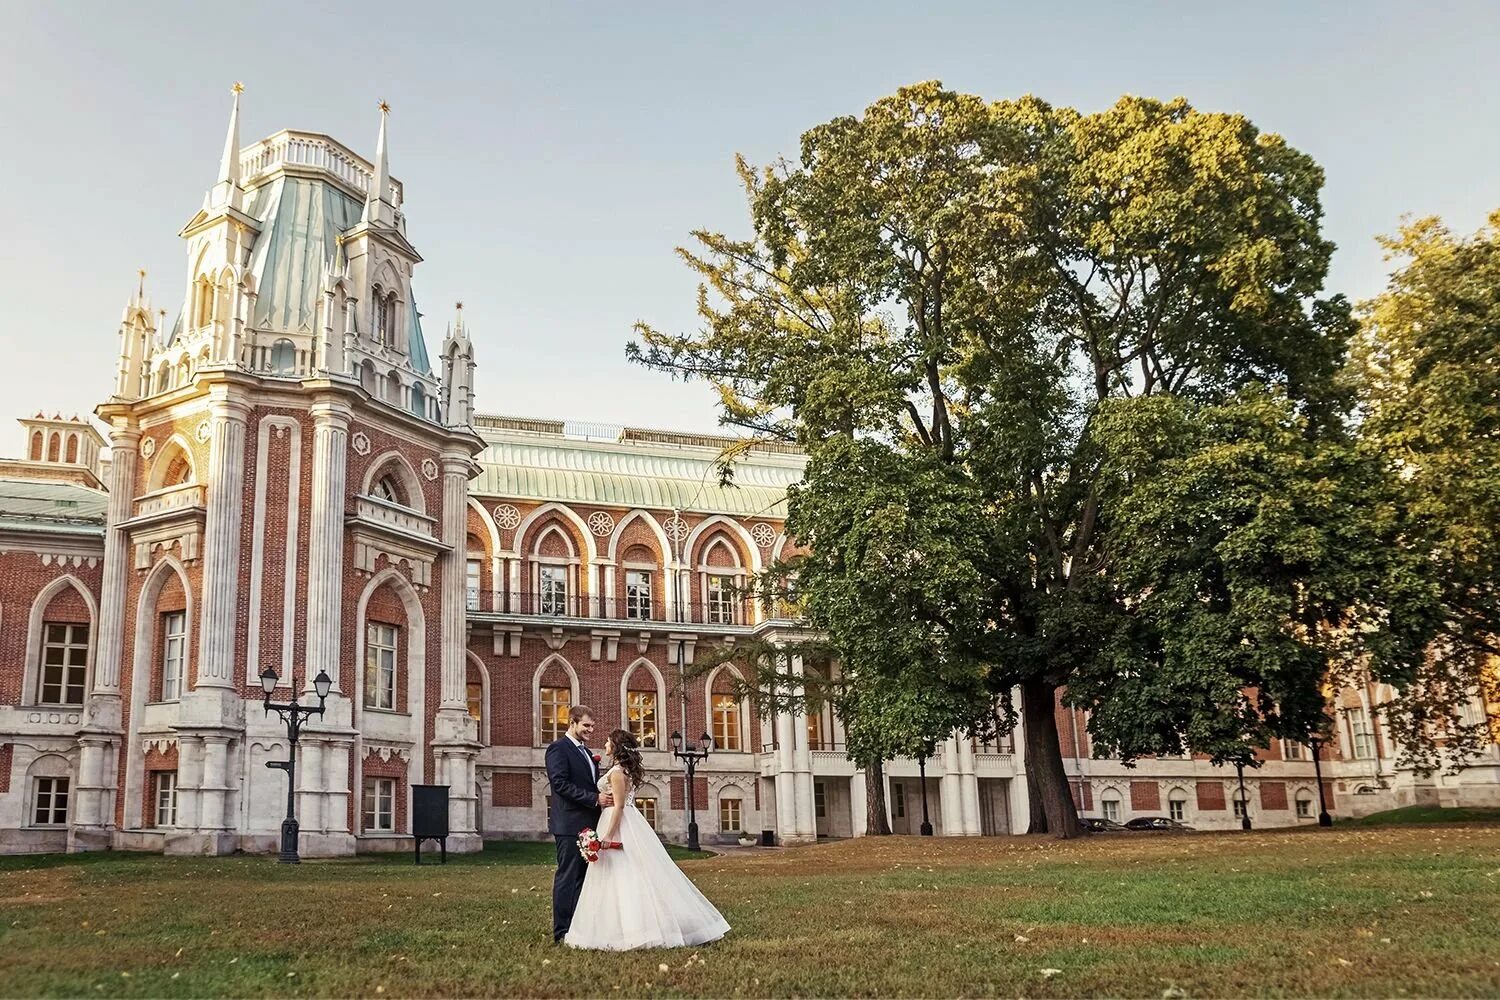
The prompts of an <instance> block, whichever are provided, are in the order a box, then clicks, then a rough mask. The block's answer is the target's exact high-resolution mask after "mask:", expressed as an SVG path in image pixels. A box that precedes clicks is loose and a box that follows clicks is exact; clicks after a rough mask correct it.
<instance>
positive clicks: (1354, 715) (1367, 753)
mask: <svg viewBox="0 0 1500 1000" xmlns="http://www.w3.org/2000/svg"><path fill="white" fill-rule="evenodd" d="M1349 744H1350V746H1351V747H1353V749H1354V756H1355V757H1356V758H1357V759H1359V760H1367V759H1369V758H1371V757H1374V756H1375V731H1374V730H1373V729H1371V728H1370V717H1369V715H1368V714H1367V713H1366V712H1365V710H1364V707H1363V706H1361V707H1359V708H1351V709H1349Z"/></svg>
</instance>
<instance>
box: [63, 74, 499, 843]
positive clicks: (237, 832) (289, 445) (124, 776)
mask: <svg viewBox="0 0 1500 1000" xmlns="http://www.w3.org/2000/svg"><path fill="white" fill-rule="evenodd" d="M242 91H243V88H241V87H240V86H239V85H238V84H236V85H235V87H234V90H233V97H232V104H231V109H230V117H229V126H228V130H227V133H226V136H225V140H224V149H223V153H222V155H221V157H220V161H219V168H218V172H217V175H216V177H215V179H214V182H213V184H212V185H211V186H210V187H209V189H208V192H207V193H206V195H205V196H204V199H203V204H202V207H201V208H200V209H199V210H198V212H196V213H195V214H194V215H193V217H192V218H191V219H190V220H189V221H188V223H187V225H186V226H184V227H183V228H182V230H181V232H180V234H179V235H180V236H181V237H182V239H183V240H184V241H185V243H186V249H187V270H186V279H187V280H186V285H185V289H184V294H183V300H182V305H181V308H180V310H179V311H178V313H177V316H176V319H175V321H174V322H173V323H172V324H171V325H170V326H168V325H167V324H166V323H165V322H162V321H160V320H158V319H156V318H154V317H153V316H152V312H151V308H150V304H149V302H148V301H147V300H146V297H145V290H144V287H142V288H141V289H139V290H138V291H137V294H136V296H135V297H134V298H133V299H132V300H131V302H130V303H129V304H128V305H127V308H126V313H125V317H124V319H123V321H122V324H121V327H120V362H119V366H118V378H117V382H116V392H115V395H114V396H113V397H112V398H111V399H110V400H109V401H108V402H106V403H105V404H103V405H102V406H100V407H99V409H98V415H99V416H100V417H101V418H102V419H103V420H104V421H105V422H106V423H108V424H109V425H110V428H111V445H112V458H113V461H112V462H111V467H110V472H109V477H110V498H109V505H110V506H109V520H108V527H107V529H106V540H105V564H104V572H103V577H104V582H103V591H102V595H101V620H102V621H103V622H104V623H105V630H104V633H103V634H102V635H101V639H100V646H99V660H98V669H97V670H96V671H95V677H96V678H97V683H96V684H95V692H94V700H95V701H97V703H98V710H97V711H94V710H93V709H91V711H90V717H91V718H92V719H96V720H97V725H96V726H95V730H94V732H93V734H92V735H91V741H92V742H91V743H90V746H91V747H92V749H91V750H88V749H86V754H92V756H91V757H89V759H88V760H86V761H85V763H84V768H83V769H84V771H85V772H88V773H97V774H101V775H107V776H108V778H109V780H107V781H106V780H102V779H101V780H100V781H98V782H96V783H95V784H97V786H98V793H99V794H98V795H97V796H96V797H95V799H96V800H97V801H96V802H95V804H94V805H92V806H90V807H89V813H88V816H87V817H86V818H85V817H84V816H83V815H82V813H83V812H84V808H83V804H82V803H81V806H80V814H81V815H80V820H82V821H85V822H86V825H88V826H89V827H90V829H92V830H95V831H97V832H98V834H99V838H100V839H101V841H102V840H105V839H108V840H111V841H112V842H114V843H116V844H120V843H126V844H130V845H134V846H151V845H153V844H155V843H156V842H160V844H161V846H162V848H163V849H165V850H167V851H169V852H184V853H188V852H191V853H222V852H225V851H231V850H237V849H241V850H272V849H274V848H275V846H276V843H277V832H278V830H279V824H280V821H281V815H282V811H283V805H284V803H285V794H286V790H285V787H284V782H285V776H284V774H283V773H282V772H279V771H273V770H268V769H267V768H266V766H265V765H266V762H267V761H268V760H277V759H284V758H285V756H286V752H287V746H286V734H285V731H284V729H283V728H282V727H281V726H280V725H279V723H278V722H277V720H276V719H275V718H274V717H271V718H269V719H268V718H266V717H265V714H264V713H263V712H261V711H258V710H257V709H258V703H259V700H260V698H261V687H260V682H259V677H260V674H261V673H262V671H264V670H266V669H268V668H269V669H271V670H274V671H275V672H276V674H277V677H278V688H279V689H280V690H278V692H277V694H276V698H277V700H285V699H287V698H290V697H295V696H298V695H302V696H304V697H306V696H307V693H308V692H309V691H310V690H311V678H312V677H314V676H316V675H317V674H318V672H319V671H327V673H328V674H329V676H330V677H332V678H333V691H332V694H331V695H330V697H329V699H328V711H327V714H326V715H325V716H324V717H323V718H322V719H321V720H318V722H317V723H316V724H315V725H312V726H309V727H308V728H307V729H305V730H304V732H303V736H302V741H301V745H300V753H299V764H298V792H297V796H298V814H299V818H300V819H301V824H302V831H303V835H302V850H303V853H305V854H308V855H317V854H347V853H352V852H354V851H355V850H356V847H358V849H360V850H367V849H379V848H381V847H382V846H391V845H393V844H396V843H398V838H399V837H400V835H401V834H402V833H403V832H405V831H406V830H407V829H409V828H408V827H407V822H408V818H407V816H406V809H407V806H406V803H407V802H408V801H409V796H408V795H407V794H406V789H407V788H409V786H410V785H411V784H416V783H436V784H447V785H449V786H450V788H451V789H452V802H453V807H452V808H453V811H452V815H451V817H450V829H451V830H452V831H453V833H454V834H455V835H456V841H450V846H455V848H456V849H460V850H461V849H464V848H466V847H467V848H474V849H477V847H478V844H479V841H478V836H477V832H476V830H475V824H474V817H475V806H476V801H475V795H474V768H473V760H474V756H475V754H476V753H477V751H478V743H477V742H476V740H475V728H474V724H473V721H472V720H471V719H470V718H469V715H468V712H467V705H466V692H465V688H464V643H465V633H464V618H463V605H464V541H465V528H464V525H465V517H466V511H467V504H468V494H467V484H468V480H469V478H470V477H471V476H472V474H473V472H474V470H475V466H474V463H473V456H474V455H475V454H476V453H477V452H478V451H479V450H480V449H481V448H482V442H481V441H480V439H479V438H478V437H477V435H476V434H475V433H474V432H473V431H472V430H471V429H470V428H469V427H468V426H467V424H466V423H464V424H459V425H453V426H450V423H451V422H450V421H447V420H446V419H445V414H444V412H443V407H442V405H441V401H442V399H443V391H442V390H443V386H442V383H441V381H440V380H439V378H438V377H437V376H436V375H435V374H434V372H433V371H432V367H431V365H430V364H429V362H428V354H427V347H426V343H425V340H424V338H423V334H422V327H421V322H420V314H419V313H418V312H417V309H416V305H415V300H414V297H413V295H412V272H413V270H414V268H415V266H416V265H417V264H418V263H420V261H421V257H420V256H419V255H418V254H417V252H416V250H415V249H414V248H413V247H412V245H411V244H410V243H409V242H408V240H407V237H406V220H405V216H404V214H403V208H402V202H403V198H402V188H401V184H400V182H399V181H396V180H394V179H393V178H391V177H390V174H389V168H388V148H387V138H388V136H387V120H388V114H389V108H388V107H386V106H385V105H384V104H382V105H381V112H380V115H381V118H380V129H379V136H378V139H377V144H376V154H375V159H374V160H373V161H370V160H366V159H364V158H363V157H361V156H359V155H358V154H356V153H354V152H353V151H352V150H351V149H350V148H349V147H347V146H344V145H343V144H341V143H339V142H337V141H336V140H334V139H333V138H331V137H329V136H327V135H324V134H322V133H316V132H303V131H293V130H282V131H280V132H276V133H274V134H273V135H270V136H268V137H267V138H265V139H262V140H260V141H258V142H255V143H252V144H251V145H249V146H246V147H243V148H242V147H241V146H240V138H239V132H240V102H241V95H242ZM158 315H160V314H158ZM465 356H466V357H467V358H468V359H469V360H468V362H467V363H468V364H472V356H471V354H467V353H466V355H465ZM466 370H467V369H465V371H466ZM90 768H92V769H93V771H90V770H89V769H90ZM90 787H93V786H92V785H91V786H90ZM91 801H94V800H91ZM167 801H170V802H172V803H173V805H172V809H171V810H170V823H166V822H157V821H156V820H157V819H159V818H160V817H163V816H167V815H168V813H166V812H161V813H160V815H159V816H158V814H157V813H156V812H154V811H153V810H155V809H156V807H157V806H158V805H159V804H160V803H163V802H167ZM106 835H107V837H106Z"/></svg>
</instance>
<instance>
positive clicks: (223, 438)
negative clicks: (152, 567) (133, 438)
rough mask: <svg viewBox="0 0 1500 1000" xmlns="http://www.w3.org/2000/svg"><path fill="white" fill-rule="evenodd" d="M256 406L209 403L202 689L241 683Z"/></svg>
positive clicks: (222, 401)
mask: <svg viewBox="0 0 1500 1000" xmlns="http://www.w3.org/2000/svg"><path fill="white" fill-rule="evenodd" d="M249 413H250V408H249V406H248V405H246V404H245V403H242V402H240V401H239V400H231V399H227V398H224V397H222V396H219V397H218V398H215V399H214V400H213V401H212V402H211V403H210V404H209V428H210V435H211V444H210V445H209V453H208V474H207V475H206V476H205V477H204V480H205V482H206V484H207V487H208V519H207V523H206V524H205V525H204V529H203V613H202V616H201V618H200V622H201V624H200V626H199V632H198V637H199V641H198V684H197V686H198V687H200V688H205V687H218V688H230V687H234V686H235V679H236V677H237V676H238V675H237V674H236V672H235V669H234V663H235V652H236V651H235V638H236V636H237V634H238V631H239V621H238V614H237V611H238V608H237V606H236V605H237V604H238V597H239V583H240V574H241V571H242V569H243V567H242V566H241V565H240V528H241V525H242V524H243V522H244V511H245V423H246V419H247V417H248V416H249Z"/></svg>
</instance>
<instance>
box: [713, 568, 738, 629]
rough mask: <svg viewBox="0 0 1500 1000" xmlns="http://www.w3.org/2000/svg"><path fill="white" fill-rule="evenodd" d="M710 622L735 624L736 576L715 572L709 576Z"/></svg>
mask: <svg viewBox="0 0 1500 1000" xmlns="http://www.w3.org/2000/svg"><path fill="white" fill-rule="evenodd" d="M707 610H708V624H710V625H733V624H734V577H731V576H725V575H723V574H721V573H715V574H713V575H711V576H709V578H708V609H707Z"/></svg>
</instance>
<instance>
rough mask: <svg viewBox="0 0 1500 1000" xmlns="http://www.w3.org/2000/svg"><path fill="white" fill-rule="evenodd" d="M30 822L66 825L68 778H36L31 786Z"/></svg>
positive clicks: (40, 824)
mask: <svg viewBox="0 0 1500 1000" xmlns="http://www.w3.org/2000/svg"><path fill="white" fill-rule="evenodd" d="M31 823H32V825H33V826H67V825H68V779H67V778H61V777H42V778H37V779H36V783H35V784H34V785H33V786H32V796H31Z"/></svg>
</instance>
